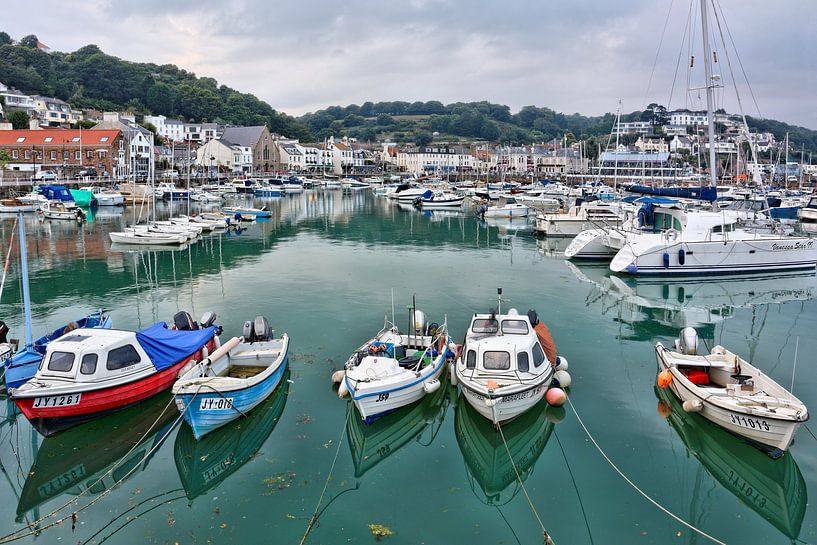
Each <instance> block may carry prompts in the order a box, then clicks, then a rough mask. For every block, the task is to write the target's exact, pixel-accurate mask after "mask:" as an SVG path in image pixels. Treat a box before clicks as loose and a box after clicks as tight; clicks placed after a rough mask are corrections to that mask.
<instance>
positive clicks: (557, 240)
mask: <svg viewBox="0 0 817 545" xmlns="http://www.w3.org/2000/svg"><path fill="white" fill-rule="evenodd" d="M572 240H573V239H572V238H565V237H536V250H537V251H538V252H539V254H540V255H542V256H544V257H560V258H562V259H564V256H565V248H567V247H568V246H569V245H570V242H571V241H572ZM568 263H570V262H568Z"/></svg>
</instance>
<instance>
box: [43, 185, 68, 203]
mask: <svg viewBox="0 0 817 545" xmlns="http://www.w3.org/2000/svg"><path fill="white" fill-rule="evenodd" d="M39 189H40V195H43V196H45V197H46V198H47V199H48V200H50V201H62V202H74V196H73V195H71V192H70V191H69V190H68V188H67V187H65V186H62V185H41V186H39Z"/></svg>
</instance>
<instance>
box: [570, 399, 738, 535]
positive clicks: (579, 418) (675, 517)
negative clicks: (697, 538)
mask: <svg viewBox="0 0 817 545" xmlns="http://www.w3.org/2000/svg"><path fill="white" fill-rule="evenodd" d="M567 402H568V404H569V405H570V408H571V410H572V411H573V414H574V415H576V420H578V421H579V425H580V426H581V427H582V429H583V430H584V433H585V434H587V437H588V438H589V439H590V441H591V442H592V443H593V445H594V446H595V447H596V450H598V451H599V453H600V454H601V455H602V456H603V457H604V459H605V460H607V463H608V464H610V467H612V468H613V469H614V470H615V472H616V473H618V474H619V476H620V477H621V478H622V479H624V480H625V481H626V482H627V484H629V485H630V486H632V487H633V488H634V489H635V490H636V492H638V493H639V494H641V495H642V496H643V497H644V499H646V500H647V501H649V502H650V503H651V504H653V505H654V506H656V507H657V508H658V509H660V510H661V511H663V512H664V513H666V514H667V515H669V516H670V517H672V518H673V519H674V520H675V521H677V522H679V523H681V524H683V525H684V526H686V527H687V528H689V529H690V530H692V531H693V532H695V533H697V534H699V535H701V536H703V537H705V538H706V539H708V540H710V541H712V542H713V543H717V544H718V545H726V543H724V542H723V541H721V540H719V539H718V538H716V537H713V536H711V535H709V534H707V533H706V532H704V531H703V530H700V529H698V528H696V527H695V526H693V525H692V524H690V523H688V522H687V521H685V520H684V519H682V518H681V517H679V516H678V515H676V514H675V513H673V512H672V511H670V510H669V509H667V508H666V507H664V506H663V505H661V504H660V503H658V502H657V501H656V500H654V499H652V498H651V497H650V496H649V495H648V494H647V493H646V492H644V491H643V490H641V489H640V488H639V487H638V485H637V484H635V483H634V482H633V481H631V480H630V478H629V477H627V475H625V474H624V472H622V471H621V470H620V469H619V468H618V466H617V465H616V464H615V463H613V461H612V460H611V459H610V457H609V456H607V454H606V453H605V452H604V451H603V450H602V448H601V447H600V446H599V444H598V443H597V442H596V440H595V439H594V438H593V436H592V435H591V434H590V431H589V430H588V429H587V426H585V425H584V421H582V418H581V417H580V416H579V413H578V412H577V411H576V407H574V406H573V402H572V401H570V397H568V398H567Z"/></svg>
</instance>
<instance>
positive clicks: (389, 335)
mask: <svg viewBox="0 0 817 545" xmlns="http://www.w3.org/2000/svg"><path fill="white" fill-rule="evenodd" d="M409 314H410V324H411V326H410V328H409V334H408V335H403V334H401V333H400V332H399V331H398V328H397V326H396V325H394V324H393V323H391V322H389V320H388V319H386V323H385V325H384V326H383V329H381V330H380V332H379V333H378V334H377V335H375V336H374V337H373V338H372V339H370V340H369V341H367V342H366V343H364V344H363V345H361V346H360V348H358V349H357V350H355V352H354V353H353V354H352V355H351V356H350V358H349V360H348V361H347V362H346V366H345V368H344V370H343V371H341V372H339V373H338V375H339V376H338V377H337V378H338V379H340V380H341V384H340V386H339V388H338V394H339V395H340V396H341V397H343V396H345V394H346V393H347V392H348V393H349V394H351V397H352V401H353V402H354V404H355V407H357V410H358V412H359V413H360V416H361V418H363V421H364V422H366V423H370V422H373V421H374V420H375V419H377V418H378V417H380V416H383V415H384V414H386V413H389V412H391V411H394V410H396V409H399V408H401V407H404V406H406V405H409V404H410V403H414V402H415V401H418V400H419V399H422V398H423V397H424V396H426V395H427V394H431V393H433V392H435V391H436V390H437V389H439V388H440V386H441V382H440V379H441V377H442V375H443V372H444V371H445V368H446V365H445V362H446V358H447V357H449V356H450V355H451V352H450V350H449V341H450V339H449V336H448V328H447V325H446V324H445V323H443V324H442V325H437V324H436V323H433V322H432V323H427V320H426V316H425V313H423V312H422V311H420V310H416V309H415V308H414V307H413V306H412V307H410V308H409ZM333 378H335V377H333ZM336 381H337V379H336Z"/></svg>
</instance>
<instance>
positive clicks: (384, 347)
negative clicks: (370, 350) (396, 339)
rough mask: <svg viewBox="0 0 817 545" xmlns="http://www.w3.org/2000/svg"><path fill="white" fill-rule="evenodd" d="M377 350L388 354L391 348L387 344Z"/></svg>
mask: <svg viewBox="0 0 817 545" xmlns="http://www.w3.org/2000/svg"><path fill="white" fill-rule="evenodd" d="M377 349H378V350H379V351H380V352H386V351H387V350H388V349H389V347H388V346H386V345H385V344H381V345H380V346H378V347H377Z"/></svg>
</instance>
